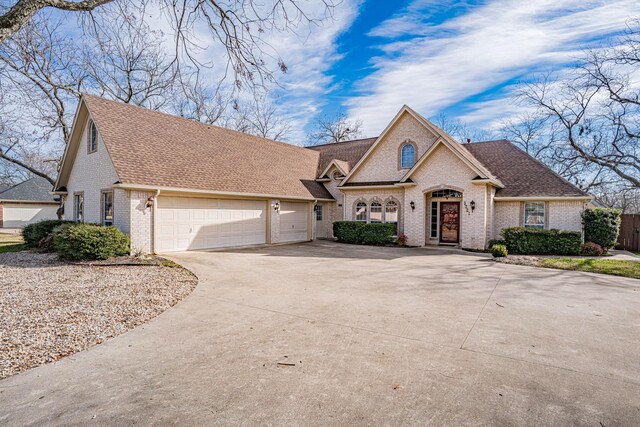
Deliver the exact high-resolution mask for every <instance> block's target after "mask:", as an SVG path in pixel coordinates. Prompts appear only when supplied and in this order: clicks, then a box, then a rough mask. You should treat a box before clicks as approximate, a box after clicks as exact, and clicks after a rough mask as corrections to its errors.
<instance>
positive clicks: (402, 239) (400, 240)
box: [396, 233, 408, 246]
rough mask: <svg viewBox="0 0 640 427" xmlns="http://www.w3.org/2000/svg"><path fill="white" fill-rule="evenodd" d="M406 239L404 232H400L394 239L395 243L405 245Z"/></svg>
mask: <svg viewBox="0 0 640 427" xmlns="http://www.w3.org/2000/svg"><path fill="white" fill-rule="evenodd" d="M407 240H408V237H407V235H406V234H404V233H400V235H399V236H398V238H397V239H396V243H397V244H398V245H400V246H406V244H407Z"/></svg>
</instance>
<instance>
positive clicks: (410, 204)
mask: <svg viewBox="0 0 640 427" xmlns="http://www.w3.org/2000/svg"><path fill="white" fill-rule="evenodd" d="M409 206H411V210H412V211H415V210H416V204H415V203H414V201H413V200H412V201H411V203H409Z"/></svg>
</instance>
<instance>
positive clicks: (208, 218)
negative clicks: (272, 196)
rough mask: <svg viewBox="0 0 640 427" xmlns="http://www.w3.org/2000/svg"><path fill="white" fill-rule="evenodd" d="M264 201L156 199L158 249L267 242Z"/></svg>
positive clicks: (159, 250)
mask: <svg viewBox="0 0 640 427" xmlns="http://www.w3.org/2000/svg"><path fill="white" fill-rule="evenodd" d="M266 209H267V202H266V201H264V200H262V201H260V200H226V199H203V198H197V197H166V196H160V197H159V198H158V228H159V230H158V246H159V248H158V252H175V251H185V250H197V249H212V248H226V247H233V246H246V245H258V244H264V243H266V241H267V240H266V236H267V221H266V217H267V214H266Z"/></svg>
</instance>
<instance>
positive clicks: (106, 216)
mask: <svg viewBox="0 0 640 427" xmlns="http://www.w3.org/2000/svg"><path fill="white" fill-rule="evenodd" d="M102 225H106V226H109V225H113V191H103V192H102Z"/></svg>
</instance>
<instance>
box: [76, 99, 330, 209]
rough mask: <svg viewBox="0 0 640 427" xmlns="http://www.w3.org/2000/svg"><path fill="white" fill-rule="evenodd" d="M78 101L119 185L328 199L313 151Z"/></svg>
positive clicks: (129, 109) (121, 106) (122, 106)
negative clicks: (91, 122)
mask: <svg viewBox="0 0 640 427" xmlns="http://www.w3.org/2000/svg"><path fill="white" fill-rule="evenodd" d="M83 99H84V101H85V103H86V105H87V107H88V108H89V111H90V112H91V117H92V119H93V120H94V122H95V124H96V126H97V128H98V132H100V134H101V136H102V138H103V140H104V142H105V145H106V147H107V151H108V152H109V154H110V156H111V160H112V161H113V165H114V167H115V169H116V173H117V175H118V178H119V179H120V181H122V182H123V183H129V184H139V185H150V186H158V187H176V188H185V189H197V190H208V191H221V192H237V193H252V194H270V195H280V196H291V197H305V198H326V199H333V197H332V196H331V194H330V193H329V192H328V191H327V190H326V188H325V187H324V186H323V185H322V184H321V183H318V182H316V181H315V178H316V170H317V166H318V159H319V157H320V155H319V153H318V152H317V151H314V150H308V149H306V148H303V147H296V146H293V145H289V144H285V143H282V142H277V141H272V140H269V139H265V138H260V137H257V136H252V135H248V134H245V133H242V132H236V131H232V130H229V129H224V128H221V127H218V126H213V125H206V124H203V123H198V122H195V121H191V120H187V119H184V118H181V117H176V116H172V115H168V114H164V113H160V112H156V111H151V110H148V109H145V108H141V107H135V106H131V105H128V104H123V103H119V102H114V101H109V100H105V99H102V98H98V97H95V96H90V95H83Z"/></svg>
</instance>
